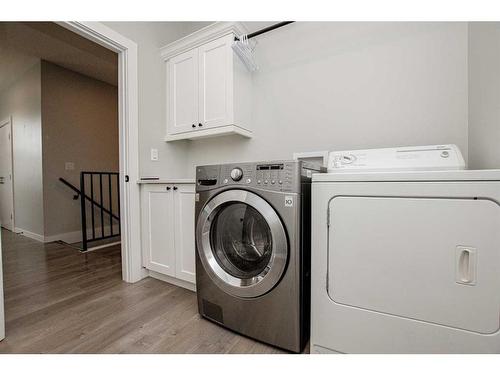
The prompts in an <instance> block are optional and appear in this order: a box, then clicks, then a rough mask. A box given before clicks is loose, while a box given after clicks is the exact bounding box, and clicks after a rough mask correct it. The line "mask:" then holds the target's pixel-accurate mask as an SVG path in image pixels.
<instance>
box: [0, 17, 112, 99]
mask: <svg viewBox="0 0 500 375" xmlns="http://www.w3.org/2000/svg"><path fill="white" fill-rule="evenodd" d="M0 53H1V55H0V90H1V89H3V88H5V87H6V85H7V86H8V84H10V83H12V82H11V80H13V79H15V78H16V77H18V75H19V74H22V73H23V72H24V71H26V70H28V69H29V68H30V67H31V66H33V65H34V64H35V63H36V62H37V61H38V59H42V60H47V61H50V62H52V63H54V64H57V65H59V66H62V67H64V68H67V69H70V70H73V71H75V72H78V73H81V74H84V75H87V76H89V77H92V78H95V79H98V80H100V81H104V82H106V83H109V84H111V85H114V86H117V85H118V55H117V54H116V53H115V52H112V51H110V50H108V49H106V48H104V47H102V46H100V45H98V44H96V43H94V42H92V41H90V40H88V39H85V38H83V37H81V36H79V35H78V34H75V33H73V32H71V31H69V30H67V29H65V28H64V27H62V26H59V25H57V24H55V23H53V22H0Z"/></svg>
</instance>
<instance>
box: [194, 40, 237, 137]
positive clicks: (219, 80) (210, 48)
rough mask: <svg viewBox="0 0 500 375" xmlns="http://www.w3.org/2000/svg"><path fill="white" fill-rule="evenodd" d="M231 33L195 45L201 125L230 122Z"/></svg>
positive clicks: (231, 108)
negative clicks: (196, 46)
mask: <svg viewBox="0 0 500 375" xmlns="http://www.w3.org/2000/svg"><path fill="white" fill-rule="evenodd" d="M233 38H234V37H233V36H232V35H227V36H224V37H222V38H219V39H216V40H214V41H212V42H209V43H206V44H204V45H202V46H200V47H199V48H198V51H199V53H198V56H199V57H198V59H199V82H200V83H199V85H200V86H199V115H198V117H199V122H200V123H201V124H202V126H201V129H204V128H211V127H217V126H224V125H232V124H233V115H232V114H233V92H232V91H233V90H232V87H233V74H232V71H233V50H232V48H231V44H232V43H233Z"/></svg>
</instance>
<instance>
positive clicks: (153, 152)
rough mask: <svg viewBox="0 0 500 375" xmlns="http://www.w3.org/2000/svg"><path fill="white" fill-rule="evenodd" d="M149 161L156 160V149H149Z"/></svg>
mask: <svg viewBox="0 0 500 375" xmlns="http://www.w3.org/2000/svg"><path fill="white" fill-rule="evenodd" d="M151 161H158V149H156V148H152V149H151Z"/></svg>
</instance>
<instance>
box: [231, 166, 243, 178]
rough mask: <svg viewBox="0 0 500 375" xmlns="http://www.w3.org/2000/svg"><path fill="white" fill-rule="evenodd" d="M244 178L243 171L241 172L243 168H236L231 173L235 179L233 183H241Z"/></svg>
mask: <svg viewBox="0 0 500 375" xmlns="http://www.w3.org/2000/svg"><path fill="white" fill-rule="evenodd" d="M242 177H243V171H242V170H241V168H234V169H233V170H232V171H231V178H232V179H233V181H239V180H241V178H242Z"/></svg>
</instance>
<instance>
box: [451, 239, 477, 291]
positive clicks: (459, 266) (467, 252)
mask: <svg viewBox="0 0 500 375" xmlns="http://www.w3.org/2000/svg"><path fill="white" fill-rule="evenodd" d="M476 259H477V252H476V249H475V248H473V247H466V246H457V248H456V254H455V262H456V264H455V281H456V282H457V283H459V284H466V285H475V284H476Z"/></svg>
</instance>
